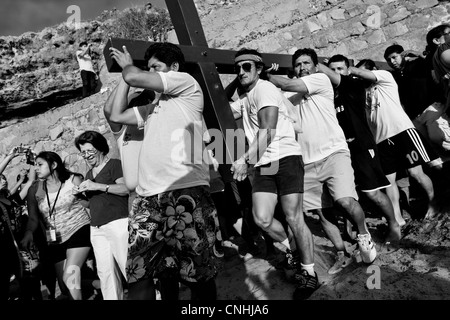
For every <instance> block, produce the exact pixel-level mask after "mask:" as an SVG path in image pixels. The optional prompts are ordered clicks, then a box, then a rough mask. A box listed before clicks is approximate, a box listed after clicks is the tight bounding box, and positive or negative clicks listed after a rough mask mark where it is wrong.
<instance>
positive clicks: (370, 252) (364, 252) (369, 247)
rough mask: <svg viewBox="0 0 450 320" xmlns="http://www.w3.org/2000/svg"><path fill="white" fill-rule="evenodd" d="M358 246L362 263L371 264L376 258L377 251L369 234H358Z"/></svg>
mask: <svg viewBox="0 0 450 320" xmlns="http://www.w3.org/2000/svg"><path fill="white" fill-rule="evenodd" d="M357 240H358V246H359V251H360V252H361V258H362V261H363V262H364V263H372V262H373V261H374V260H375V258H376V257H377V249H376V248H375V243H374V242H373V241H372V238H371V236H370V234H358V239H357Z"/></svg>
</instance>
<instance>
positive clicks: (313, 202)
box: [268, 48, 377, 264]
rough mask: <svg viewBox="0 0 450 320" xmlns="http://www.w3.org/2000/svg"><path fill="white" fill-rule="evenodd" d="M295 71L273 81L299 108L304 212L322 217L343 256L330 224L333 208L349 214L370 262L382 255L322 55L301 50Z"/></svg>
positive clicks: (294, 60) (296, 55) (294, 59)
mask: <svg viewBox="0 0 450 320" xmlns="http://www.w3.org/2000/svg"><path fill="white" fill-rule="evenodd" d="M292 67H293V68H294V74H295V76H296V77H297V78H294V79H289V78H286V77H283V76H277V75H271V74H269V75H268V77H269V80H270V82H272V83H274V84H275V85H276V86H277V87H279V88H281V89H282V90H284V91H289V92H292V93H293V95H292V96H291V97H290V98H289V100H290V101H291V102H292V103H293V104H294V105H295V106H297V108H299V113H300V118H301V133H300V134H299V138H300V139H299V142H300V145H301V146H302V151H303V159H304V161H305V201H304V203H303V208H304V211H313V212H315V213H317V214H318V215H319V217H320V219H321V222H322V226H324V222H326V225H325V226H324V229H325V231H326V233H327V236H328V237H329V238H330V239H331V240H332V242H333V244H334V245H336V246H337V247H339V248H338V250H340V251H341V250H342V251H344V252H345V245H344V243H342V239H341V237H340V234H339V229H338V228H332V226H331V225H329V222H328V221H329V219H330V218H331V219H333V215H332V212H331V209H332V208H333V205H334V204H335V205H337V206H338V207H339V208H341V209H342V210H343V211H344V212H346V213H347V214H348V215H349V216H350V217H351V218H352V221H353V222H354V224H355V225H356V227H357V228H358V236H357V241H358V245H359V249H360V252H361V257H362V260H363V261H364V262H365V263H368V264H370V263H372V262H373V261H374V260H375V258H376V255H377V252H376V248H375V244H374V242H373V241H372V238H371V236H370V233H369V231H368V229H367V225H366V222H365V215H364V211H363V209H362V208H361V205H360V204H359V202H358V201H357V200H358V194H357V193H356V189H355V178H354V173H353V168H352V165H351V160H350V151H349V149H348V146H347V142H346V139H345V135H344V132H343V131H342V128H341V127H340V126H339V122H338V120H337V117H336V110H335V108H334V92H333V87H332V85H331V82H330V79H329V78H328V77H327V76H326V75H325V74H323V73H319V66H318V57H317V54H316V52H315V51H314V50H313V49H309V48H304V49H299V50H297V51H296V52H295V53H294V55H293V56H292ZM325 216H327V217H325ZM338 243H339V245H337V244H338ZM347 263H348V262H347Z"/></svg>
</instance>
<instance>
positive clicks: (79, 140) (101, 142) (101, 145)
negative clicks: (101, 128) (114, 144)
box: [75, 131, 109, 155]
mask: <svg viewBox="0 0 450 320" xmlns="http://www.w3.org/2000/svg"><path fill="white" fill-rule="evenodd" d="M85 143H90V144H92V145H93V146H94V148H95V149H97V150H98V151H100V152H101V153H103V154H104V155H107V154H108V152H109V146H108V141H107V140H106V138H105V137H104V136H103V135H102V134H101V133H99V132H97V131H85V132H83V133H82V134H80V135H79V136H78V137H76V139H75V146H76V147H77V149H78V150H80V151H81V148H80V145H82V144H85Z"/></svg>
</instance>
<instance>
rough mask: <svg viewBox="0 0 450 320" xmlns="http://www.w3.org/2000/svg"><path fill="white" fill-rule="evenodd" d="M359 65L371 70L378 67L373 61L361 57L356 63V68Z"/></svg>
mask: <svg viewBox="0 0 450 320" xmlns="http://www.w3.org/2000/svg"><path fill="white" fill-rule="evenodd" d="M361 66H364V67H366V69H367V70H371V71H372V70H374V69H378V68H377V65H376V64H375V62H374V61H373V60H370V59H362V60H361V61H360V62H358V64H357V65H356V68H359V67H361Z"/></svg>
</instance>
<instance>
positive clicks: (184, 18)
mask: <svg viewBox="0 0 450 320" xmlns="http://www.w3.org/2000/svg"><path fill="white" fill-rule="evenodd" d="M166 5H167V8H168V10H169V14H170V17H171V20H172V24H173V25H174V27H175V31H176V33H177V37H178V41H179V43H180V44H179V47H180V49H181V50H182V52H183V54H184V56H185V60H186V69H187V70H186V71H187V72H188V73H190V74H191V75H192V76H193V77H194V78H195V79H196V80H197V81H198V83H199V84H200V86H201V87H202V90H203V93H204V95H205V99H204V101H205V106H204V118H205V122H206V125H207V126H208V128H209V129H211V128H216V129H220V130H221V132H222V133H223V134H222V137H223V140H224V141H223V142H224V151H225V152H224V158H223V159H218V160H219V162H221V163H222V164H221V166H222V170H221V173H222V175H224V174H225V175H226V176H224V177H223V178H224V179H226V180H227V181H229V180H228V179H230V177H231V175H230V172H229V167H230V166H231V163H232V162H233V159H236V157H239V156H240V155H237V154H231V152H230V150H234V151H235V152H236V151H237V150H238V148H236V147H235V145H234V144H235V141H227V139H226V134H225V132H226V130H227V129H232V130H235V129H237V127H236V123H235V121H234V117H233V114H232V112H231V110H230V107H229V102H228V100H227V97H226V94H225V91H224V88H223V86H222V82H221V80H220V78H219V74H234V55H235V54H236V51H232V50H220V49H212V48H209V47H208V43H207V41H206V37H205V33H204V31H203V27H202V24H201V21H200V18H199V16H198V13H197V9H196V8H195V5H194V1H193V0H166ZM152 43H153V42H149V41H137V40H126V39H120V38H112V39H109V41H108V42H107V44H106V46H105V48H104V51H103V53H104V56H105V61H106V65H107V67H108V71H109V72H121V68H120V67H119V66H118V65H117V63H116V62H115V61H114V60H112V59H111V57H110V52H109V48H110V47H111V46H113V47H115V48H118V49H121V48H122V46H126V47H127V50H128V52H129V53H130V54H131V57H132V58H133V61H134V65H135V66H137V67H140V68H146V67H147V66H146V64H145V61H144V54H145V51H146V50H147V48H148V47H149V45H151V44H152ZM261 55H262V57H263V60H264V61H265V62H266V63H278V64H279V66H280V67H279V69H278V71H277V72H276V73H278V74H288V73H289V72H291V71H292V56H291V55H288V54H272V53H261ZM323 59H324V58H322V57H320V58H319V61H320V62H322V61H323ZM220 160H222V161H220Z"/></svg>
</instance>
